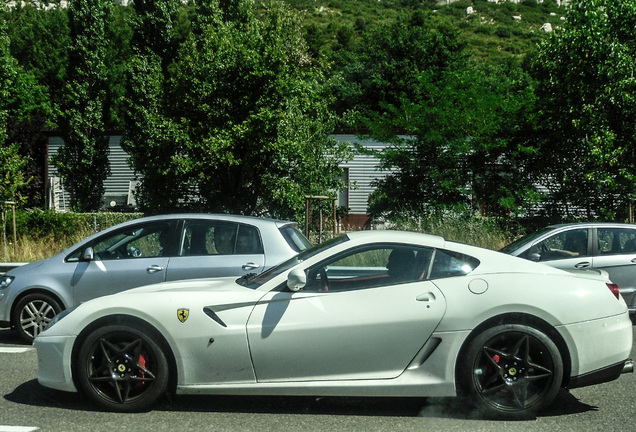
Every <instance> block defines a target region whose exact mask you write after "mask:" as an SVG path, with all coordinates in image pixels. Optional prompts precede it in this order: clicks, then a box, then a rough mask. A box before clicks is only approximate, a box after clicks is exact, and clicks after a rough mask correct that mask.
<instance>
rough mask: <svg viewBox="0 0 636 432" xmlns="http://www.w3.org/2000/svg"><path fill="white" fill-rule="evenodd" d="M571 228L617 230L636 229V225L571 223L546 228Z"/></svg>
mask: <svg viewBox="0 0 636 432" xmlns="http://www.w3.org/2000/svg"><path fill="white" fill-rule="evenodd" d="M569 227H616V228H636V224H629V223H622V222H570V223H563V224H554V225H548V226H546V227H545V228H542V229H547V228H553V229H556V228H569Z"/></svg>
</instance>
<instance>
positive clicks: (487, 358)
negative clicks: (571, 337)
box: [458, 324, 563, 419]
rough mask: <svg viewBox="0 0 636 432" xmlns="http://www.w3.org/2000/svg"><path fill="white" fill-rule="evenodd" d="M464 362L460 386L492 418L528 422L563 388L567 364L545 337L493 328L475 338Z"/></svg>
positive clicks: (517, 328) (514, 327)
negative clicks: (521, 419) (564, 366)
mask: <svg viewBox="0 0 636 432" xmlns="http://www.w3.org/2000/svg"><path fill="white" fill-rule="evenodd" d="M464 354H465V355H464V356H463V360H460V364H459V366H458V367H459V369H458V379H459V382H460V385H461V386H462V387H463V389H464V390H465V391H466V392H467V393H468V396H470V397H471V399H472V400H473V401H474V403H475V405H476V408H477V409H478V410H479V411H480V412H482V413H483V414H485V415H486V416H489V417H495V418H509V419H519V418H529V417H533V416H534V415H535V414H536V412H537V411H539V410H541V409H542V408H545V407H546V406H547V405H549V404H550V403H552V401H553V400H554V398H555V397H556V396H557V394H558V392H559V389H560V388H561V382H562V380H563V360H562V357H561V354H560V352H559V349H558V348H557V346H556V345H555V344H554V342H553V341H552V340H551V339H550V338H549V337H548V336H547V335H546V334H544V333H543V332H541V331H539V330H537V329H535V328H533V327H530V326H527V325H521V324H506V325H498V326H495V327H492V328H490V329H488V330H485V331H483V332H482V333H480V334H478V335H477V336H476V337H475V338H473V339H472V340H471V341H470V343H469V345H468V347H467V349H466V350H465V351H464Z"/></svg>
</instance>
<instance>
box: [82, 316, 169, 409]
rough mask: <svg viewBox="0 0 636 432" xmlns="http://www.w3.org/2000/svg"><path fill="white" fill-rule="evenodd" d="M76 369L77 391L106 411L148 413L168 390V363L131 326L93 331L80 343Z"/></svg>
mask: <svg viewBox="0 0 636 432" xmlns="http://www.w3.org/2000/svg"><path fill="white" fill-rule="evenodd" d="M76 366H77V367H76V369H75V370H76V371H77V377H76V382H77V384H78V387H79V389H80V390H81V391H82V392H83V393H84V394H85V395H86V396H87V397H88V398H89V399H90V400H91V401H92V402H93V403H95V404H96V405H98V406H99V407H101V408H104V409H106V410H108V411H116V412H139V411H145V410H148V409H149V408H150V407H151V406H152V405H154V404H155V403H156V402H157V401H158V400H159V399H160V398H161V397H163V395H164V394H165V393H166V390H167V387H168V378H169V377H168V375H169V372H168V362H167V361H166V356H165V355H164V353H163V351H162V350H161V347H160V346H159V343H158V342H157V341H156V340H155V339H154V338H153V337H151V336H150V335H149V334H148V333H147V332H144V331H143V330H140V329H136V328H133V327H131V326H126V325H108V326H105V327H102V328H98V329H96V330H94V331H93V332H92V333H90V334H89V335H88V336H87V337H86V339H85V340H84V341H83V343H82V345H81V349H80V351H79V354H78V356H77V358H76Z"/></svg>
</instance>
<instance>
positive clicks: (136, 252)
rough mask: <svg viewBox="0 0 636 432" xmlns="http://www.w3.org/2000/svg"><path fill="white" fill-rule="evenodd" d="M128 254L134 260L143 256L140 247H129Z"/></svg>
mask: <svg viewBox="0 0 636 432" xmlns="http://www.w3.org/2000/svg"><path fill="white" fill-rule="evenodd" d="M127 252H128V255H130V256H131V257H133V258H139V257H141V255H142V253H141V249H139V248H138V247H135V246H131V247H129V248H128V250H127Z"/></svg>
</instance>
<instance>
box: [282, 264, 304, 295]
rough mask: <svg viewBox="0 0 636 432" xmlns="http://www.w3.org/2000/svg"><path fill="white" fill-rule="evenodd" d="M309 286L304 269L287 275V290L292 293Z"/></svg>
mask: <svg viewBox="0 0 636 432" xmlns="http://www.w3.org/2000/svg"><path fill="white" fill-rule="evenodd" d="M305 285H307V275H306V274H305V272H304V271H303V270H302V269H298V268H296V269H293V270H292V271H290V272H289V274H288V275H287V288H289V290H290V291H293V292H297V291H300V290H301V289H303V288H304V287H305Z"/></svg>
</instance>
